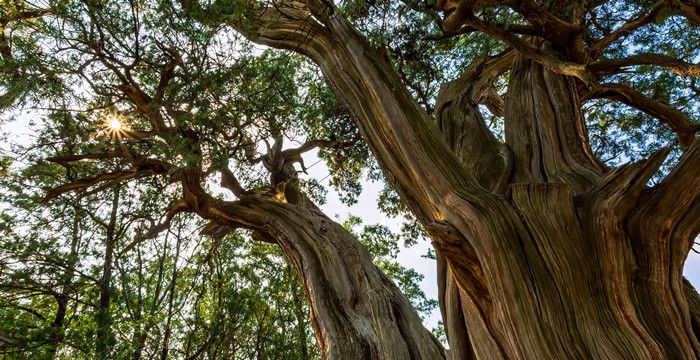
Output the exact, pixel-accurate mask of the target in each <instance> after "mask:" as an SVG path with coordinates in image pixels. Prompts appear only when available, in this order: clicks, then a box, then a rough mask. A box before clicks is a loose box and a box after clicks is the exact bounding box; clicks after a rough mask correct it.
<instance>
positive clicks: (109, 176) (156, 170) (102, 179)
mask: <svg viewBox="0 0 700 360" xmlns="http://www.w3.org/2000/svg"><path fill="white" fill-rule="evenodd" d="M167 169H168V167H167V166H166V165H165V164H164V163H163V162H162V161H160V160H154V159H146V160H141V161H139V162H137V163H136V164H134V166H133V167H132V168H131V169H128V170H121V171H115V172H109V173H105V174H101V175H97V176H94V177H90V178H83V179H79V180H76V181H73V182H71V183H68V184H65V185H61V186H59V187H56V188H53V189H50V190H48V191H47V193H46V195H45V196H44V198H43V199H42V202H44V203H46V202H48V201H49V200H51V199H53V198H56V197H58V196H60V195H62V194H65V193H67V192H71V191H82V190H85V189H87V188H89V187H91V186H95V185H98V184H102V186H99V187H98V188H97V190H93V191H90V192H89V193H94V192H96V191H99V190H102V189H104V188H105V185H104V183H107V184H108V185H107V187H109V186H112V185H114V184H117V183H120V182H123V181H125V180H131V179H136V178H141V177H145V176H153V175H163V174H167V173H168V170H167Z"/></svg>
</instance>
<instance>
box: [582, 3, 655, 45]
mask: <svg viewBox="0 0 700 360" xmlns="http://www.w3.org/2000/svg"><path fill="white" fill-rule="evenodd" d="M666 4H667V1H666V0H661V1H658V2H657V3H656V4H655V5H654V7H653V8H652V9H651V10H649V11H648V12H647V13H646V14H640V15H637V16H636V17H635V18H634V19H631V20H628V21H627V22H626V23H624V24H622V25H621V26H620V27H619V28H617V29H615V30H614V31H613V32H611V33H610V34H608V35H606V36H605V37H603V38H602V39H600V40H598V41H596V42H595V43H594V44H593V45H591V52H592V53H593V57H596V55H597V54H600V53H601V52H602V51H603V50H605V48H607V47H608V46H610V44H612V43H613V42H615V41H616V40H618V39H620V38H621V37H623V36H627V35H629V34H631V33H632V32H633V31H635V30H637V29H639V28H640V27H642V26H644V25H646V24H649V23H651V22H653V21H654V20H655V19H656V17H657V16H658V15H659V14H660V13H661V10H663V9H664V8H665V7H666Z"/></svg>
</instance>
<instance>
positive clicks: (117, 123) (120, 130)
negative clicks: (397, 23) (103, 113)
mask: <svg viewBox="0 0 700 360" xmlns="http://www.w3.org/2000/svg"><path fill="white" fill-rule="evenodd" d="M104 128H105V131H106V132H107V134H109V136H110V137H114V138H121V137H123V136H124V134H125V130H126V126H125V124H124V121H123V120H122V118H121V117H120V116H118V115H113V114H112V115H108V116H107V117H105V119H104Z"/></svg>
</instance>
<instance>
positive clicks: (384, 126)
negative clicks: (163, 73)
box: [243, 5, 699, 359]
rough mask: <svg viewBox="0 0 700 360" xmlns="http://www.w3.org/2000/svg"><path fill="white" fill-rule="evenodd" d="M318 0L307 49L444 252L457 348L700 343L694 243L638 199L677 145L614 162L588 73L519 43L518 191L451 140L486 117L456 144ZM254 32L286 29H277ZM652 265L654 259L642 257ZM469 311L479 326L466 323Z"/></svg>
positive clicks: (615, 352) (543, 351) (511, 98)
mask: <svg viewBox="0 0 700 360" xmlns="http://www.w3.org/2000/svg"><path fill="white" fill-rule="evenodd" d="M319 8H320V10H319V9H317V8H313V9H312V11H311V12H312V13H313V16H316V17H317V18H318V19H320V21H321V22H322V23H323V25H324V27H323V31H322V32H321V31H319V32H318V33H316V34H314V35H315V36H314V37H313V39H312V40H311V41H309V42H308V43H305V44H306V45H308V46H309V47H308V48H304V49H303V50H302V51H300V52H302V53H304V54H307V55H309V56H310V57H311V58H312V59H313V60H314V61H316V63H317V64H319V66H320V67H321V69H322V71H323V73H324V75H325V76H326V78H327V80H328V83H329V84H330V86H331V87H332V88H333V89H334V90H335V92H336V93H337V95H338V96H339V97H340V98H341V99H342V100H344V101H345V103H346V105H347V106H348V108H349V109H350V111H351V112H352V113H353V115H354V116H355V118H356V120H357V123H358V126H359V127H360V129H361V131H362V135H363V137H364V138H365V140H366V141H367V143H368V144H369V145H370V147H371V148H372V150H373V151H374V153H375V155H376V156H377V158H378V159H379V162H380V165H381V167H382V169H383V170H384V173H385V175H386V177H387V179H388V180H389V181H390V182H391V183H392V185H394V186H395V187H396V188H397V190H398V192H399V193H400V195H401V196H402V199H403V200H404V202H405V203H406V204H407V205H408V206H409V208H411V210H413V212H414V213H415V214H416V215H417V217H418V218H419V220H420V221H421V222H422V223H423V224H424V225H425V227H426V229H427V230H428V232H429V234H430V235H431V238H432V239H433V243H434V245H435V247H436V249H437V250H438V252H439V254H440V256H441V258H443V257H444V263H442V260H441V263H442V270H441V274H444V275H443V276H444V278H443V279H442V281H444V283H443V285H442V286H441V288H442V290H441V293H442V297H443V299H444V298H448V299H452V300H450V301H447V302H445V301H443V310H444V311H445V314H446V315H447V318H448V322H447V325H448V329H447V333H448V337H449V338H450V345H451V346H450V347H451V348H452V349H453V350H454V352H453V355H454V356H455V357H456V358H471V357H474V358H478V359H499V358H503V359H528V358H533V357H537V358H540V359H561V358H577V359H579V358H580V359H587V358H595V359H621V358H624V359H649V358H694V357H696V356H697V354H698V349H699V347H698V342H697V339H696V337H695V334H694V333H693V331H692V328H691V326H690V324H691V320H690V315H689V312H688V305H687V300H686V298H685V296H684V295H683V294H682V289H683V288H682V282H681V276H680V272H679V271H680V269H681V266H682V260H683V256H684V254H686V253H687V251H686V252H683V251H677V250H674V247H671V246H668V244H669V243H670V240H671V239H668V238H663V237H658V236H654V235H651V233H642V234H640V232H639V231H638V230H635V229H638V228H639V227H640V226H641V225H642V220H641V219H642V218H643V217H640V219H637V220H635V217H634V216H630V212H629V211H630V209H631V208H634V207H635V206H637V205H639V204H638V203H637V198H638V197H640V196H642V195H644V196H646V195H645V194H647V190H646V189H645V186H646V185H645V184H646V181H647V180H648V179H649V177H650V176H651V175H652V174H653V172H654V170H655V168H656V167H657V166H658V165H659V163H660V161H661V160H662V159H663V156H662V155H663V154H660V155H658V156H656V157H654V158H652V159H649V160H648V161H645V162H642V163H639V164H634V165H630V166H628V167H626V168H623V169H620V170H619V171H616V172H613V173H610V174H608V172H609V171H608V170H607V169H605V168H604V167H603V166H601V165H600V164H599V163H598V162H597V161H596V160H595V159H594V158H593V156H592V155H591V151H590V149H589V147H588V143H587V139H586V130H585V125H584V122H583V117H582V115H581V111H580V100H579V97H578V94H577V92H576V87H575V86H574V85H575V84H574V81H576V80H574V79H572V78H570V77H568V76H565V75H561V74H560V73H554V72H552V71H551V70H550V69H549V68H545V67H543V66H542V65H540V64H539V63H534V62H532V61H531V60H527V59H525V58H522V57H518V58H517V59H516V60H515V61H514V63H513V64H512V67H511V82H510V85H509V91H508V94H507V95H506V104H505V107H506V114H505V115H506V118H505V123H506V133H507V134H506V144H505V146H508V147H509V148H510V150H511V151H512V152H513V154H514V166H515V168H514V174H513V175H512V177H510V178H509V179H508V180H509V182H510V183H511V186H510V192H506V193H505V194H504V195H500V194H497V193H494V192H492V191H490V189H491V188H493V187H491V186H490V185H489V184H488V183H485V182H484V179H485V177H484V176H481V175H479V174H480V171H481V170H479V168H478V167H475V166H473V165H472V164H469V163H468V162H466V163H463V161H464V160H469V159H460V158H459V157H458V156H457V155H456V154H455V151H451V149H450V145H451V146H457V147H459V146H462V145H463V144H467V146H478V144H484V142H483V140H484V139H488V136H483V135H479V131H480V130H481V129H483V126H482V125H481V124H479V122H478V121H475V122H472V123H471V124H476V125H475V126H473V127H472V129H476V130H475V132H474V133H472V134H470V135H471V136H474V138H475V139H478V140H480V141H473V142H472V143H471V144H470V142H469V141H467V142H455V141H452V140H450V144H449V145H448V144H447V143H446V142H445V139H444V138H443V136H444V135H442V134H441V133H440V132H439V131H438V129H437V128H436V127H435V126H434V125H433V124H432V123H431V121H430V119H429V117H428V116H427V114H426V113H425V112H423V111H422V110H421V109H420V108H419V107H418V106H417V105H416V103H415V101H413V99H412V98H411V96H410V95H409V94H408V92H407V91H406V90H405V88H404V86H403V85H402V84H401V82H400V80H399V77H398V76H396V74H395V73H394V72H393V70H392V69H391V67H390V66H389V64H388V63H387V62H386V60H384V59H383V58H382V57H381V56H379V55H378V54H377V53H376V51H374V50H373V49H372V48H371V47H369V45H368V44H367V43H366V42H365V41H364V39H362V37H361V36H360V35H359V34H357V32H356V31H355V30H354V29H353V28H352V27H351V26H350V25H349V23H348V22H347V21H345V20H344V19H343V18H342V17H341V16H336V14H334V13H333V11H334V10H333V8H332V7H329V8H323V6H321V5H319ZM324 9H325V10H324ZM243 31H244V33H245V30H243ZM251 38H252V39H253V40H255V41H259V42H262V43H266V44H270V45H273V46H274V41H278V40H274V39H273V40H274V41H272V40H270V41H268V39H267V38H265V33H264V32H263V33H260V34H256V36H254V37H251ZM297 39H298V38H297ZM286 46H287V48H290V47H289V45H286ZM302 46H303V45H302ZM309 49H311V50H309ZM543 49H546V46H545V47H543ZM543 51H545V50H543ZM471 100H472V102H473V98H472V99H471ZM467 109H468V111H472V113H471V114H466V115H465V114H459V116H464V117H465V118H468V119H469V118H470V119H477V120H478V117H476V116H474V115H473V114H474V113H473V111H474V107H473V106H472V107H471V108H467ZM441 115H442V116H445V115H447V116H455V115H451V114H449V112H444V111H443V112H442V113H441ZM450 120H452V119H441V121H442V123H446V121H450ZM464 125H465V126H469V124H468V123H465V124H464ZM448 127H449V126H448ZM448 127H444V126H443V129H446V128H448ZM487 141H489V143H490V144H494V146H493V148H499V147H500V145H499V144H497V143H494V142H493V141H492V140H487ZM487 148H488V147H487ZM454 150H456V151H458V152H461V153H471V154H478V153H479V151H482V150H483V149H474V148H469V149H468V151H467V152H464V151H461V150H460V149H459V148H458V149H454ZM492 153H493V152H492ZM489 172H490V171H486V172H483V173H489ZM499 172H500V171H499ZM496 173H498V172H496ZM692 176H695V175H691V177H692ZM673 177H674V175H673V174H672V175H671V176H670V178H673ZM695 178H697V177H695ZM662 188H663V187H660V188H659V191H663V195H661V196H662V197H663V198H666V196H669V192H668V191H664V190H663V189H662ZM689 191H691V190H689ZM691 192H692V193H693V194H695V193H696V192H697V191H691ZM671 193H672V192H671ZM651 194H653V192H652V193H651ZM683 195H684V197H685V198H688V194H683ZM693 196H695V195H692V196H691V197H690V198H691V202H690V203H691V204H695V205H693V206H692V211H693V213H694V212H695V211H697V209H696V208H697V200H696V199H695V198H694V197H693ZM651 198H653V195H651ZM623 200H624V201H623ZM648 201H650V200H648ZM630 206H631V207H630ZM663 208H667V207H663ZM658 210H661V209H658ZM658 210H657V213H658ZM685 211H686V212H687V211H690V210H685ZM662 218H663V219H668V217H662ZM687 219H688V218H687V217H683V219H680V218H679V219H678V220H677V221H675V222H674V223H675V224H678V227H679V228H682V229H683V231H680V232H676V234H678V236H679V237H681V238H682V240H683V241H682V243H687V242H688V239H689V238H692V236H694V234H696V233H697V231H696V230H697V229H695V228H696V226H689V225H688V224H686V223H684V222H683V221H687ZM658 225H659V226H661V225H663V224H658ZM666 228H667V226H666ZM660 229H664V226H661V227H660ZM657 233H658V232H657ZM643 238H645V239H646V240H644V241H642V240H641V239H643ZM673 240H674V241H676V239H675V238H674V239H673ZM642 242H644V243H646V244H647V245H642V244H641V243H642ZM644 248H646V250H644ZM686 250H687V249H686ZM681 254H683V256H681ZM667 259H673V260H672V261H668V260H667ZM647 264H648V265H647ZM640 265H643V266H641V267H640ZM646 267H649V269H653V271H651V272H645V271H642V272H640V271H639V270H640V269H644V268H646ZM652 274H655V275H654V276H652ZM659 276H662V277H666V278H665V279H660V278H659ZM655 299H663V300H662V301H661V302H660V303H659V302H657V301H655ZM460 308H461V311H460ZM445 314H443V315H445ZM457 323H463V324H466V326H464V327H461V328H459V329H458V328H454V327H452V325H453V324H457Z"/></svg>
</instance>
